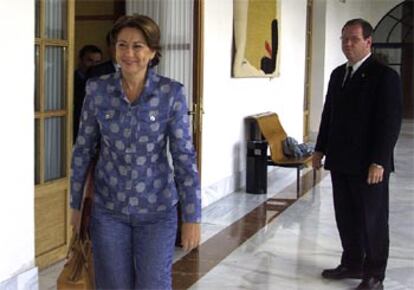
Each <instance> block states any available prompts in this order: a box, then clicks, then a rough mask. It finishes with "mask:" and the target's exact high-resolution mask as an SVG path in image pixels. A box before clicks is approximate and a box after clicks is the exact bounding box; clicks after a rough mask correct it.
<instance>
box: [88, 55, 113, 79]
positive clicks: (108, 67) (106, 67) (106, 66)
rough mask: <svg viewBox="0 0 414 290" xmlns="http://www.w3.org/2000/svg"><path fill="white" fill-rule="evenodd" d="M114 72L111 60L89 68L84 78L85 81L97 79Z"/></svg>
mask: <svg viewBox="0 0 414 290" xmlns="http://www.w3.org/2000/svg"><path fill="white" fill-rule="evenodd" d="M114 72H115V66H114V63H113V62H112V60H108V61H105V62H103V63H100V64H98V65H95V66H93V67H91V68H90V69H89V71H88V74H87V76H86V78H87V79H90V78H94V77H99V76H102V75H106V74H110V73H114Z"/></svg>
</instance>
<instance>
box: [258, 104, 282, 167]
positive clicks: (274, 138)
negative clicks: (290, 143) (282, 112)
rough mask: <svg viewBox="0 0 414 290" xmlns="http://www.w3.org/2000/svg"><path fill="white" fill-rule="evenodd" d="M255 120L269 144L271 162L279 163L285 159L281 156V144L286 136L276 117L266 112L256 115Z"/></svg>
mask: <svg viewBox="0 0 414 290" xmlns="http://www.w3.org/2000/svg"><path fill="white" fill-rule="evenodd" d="M255 119H256V120H257V123H258V124H259V128H260V131H261V132H262V134H263V136H264V137H265V139H266V141H267V143H268V144H269V147H270V154H271V158H272V161H273V162H280V161H282V160H284V159H286V157H285V155H284V154H283V147H282V146H283V145H282V142H283V140H285V139H286V138H287V134H286V132H285V130H284V129H283V126H282V124H281V123H280V121H279V117H278V115H277V114H276V113H273V112H267V113H263V114H259V115H256V116H255Z"/></svg>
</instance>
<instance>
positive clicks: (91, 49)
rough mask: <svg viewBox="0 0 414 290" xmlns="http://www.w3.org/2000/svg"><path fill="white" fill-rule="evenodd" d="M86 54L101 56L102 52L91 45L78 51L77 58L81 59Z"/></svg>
mask: <svg viewBox="0 0 414 290" xmlns="http://www.w3.org/2000/svg"><path fill="white" fill-rule="evenodd" d="M87 53H100V54H102V50H101V49H100V48H99V47H97V46H96V45H93V44H88V45H85V46H83V47H82V48H81V50H79V58H80V59H82V58H83V57H84V56H85V55H86V54H87Z"/></svg>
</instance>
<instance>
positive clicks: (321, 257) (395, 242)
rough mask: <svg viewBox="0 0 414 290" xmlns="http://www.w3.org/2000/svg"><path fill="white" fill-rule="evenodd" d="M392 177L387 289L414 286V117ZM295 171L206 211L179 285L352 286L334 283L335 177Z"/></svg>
mask: <svg viewBox="0 0 414 290" xmlns="http://www.w3.org/2000/svg"><path fill="white" fill-rule="evenodd" d="M395 153H396V156H395V159H396V172H395V173H394V174H393V175H392V177H391V178H390V232H391V247H390V259H389V263H388V270H387V278H386V280H385V282H384V286H385V289H414V243H413V242H414V122H404V125H403V131H402V133H401V136H400V139H399V142H398V145H397V149H396V152H395ZM295 178H296V175H295V170H292V169H281V168H280V169H277V170H276V171H274V172H273V173H272V175H271V176H270V177H269V188H268V194H263V195H254V194H246V193H244V192H236V193H233V194H231V195H229V196H227V197H225V198H223V199H222V200H220V201H218V202H216V203H213V204H211V205H209V206H208V207H206V208H205V209H204V210H203V223H202V244H201V246H200V247H199V249H198V251H193V252H191V253H189V254H186V253H184V252H183V251H182V250H180V249H177V251H176V254H175V263H174V269H173V272H174V273H173V277H174V288H175V289H206V290H207V289H208V290H210V289H315V290H316V289H318V290H323V289H352V288H354V287H356V285H358V283H359V281H358V280H352V279H346V280H342V281H327V280H323V279H321V277H320V272H321V271H322V269H324V268H329V267H335V266H336V265H337V264H338V263H339V258H340V254H341V251H340V242H339V238H338V234H337V230H336V225H335V220H334V213H333V207H332V195H331V184H330V178H329V174H328V173H327V172H323V174H320V176H319V179H320V182H319V183H317V185H316V186H315V187H313V186H312V182H311V181H312V180H311V174H310V172H308V173H307V174H305V175H304V176H303V178H302V182H303V183H302V184H303V185H302V189H303V191H304V192H303V193H304V194H303V196H302V197H301V198H300V199H299V200H297V201H294V198H295V196H296V185H295ZM61 267H62V263H60V264H57V265H55V266H53V267H50V268H48V269H45V270H43V271H42V272H41V273H40V278H39V280H40V286H39V289H41V290H43V289H56V286H55V285H56V283H55V280H56V277H57V275H58V273H59V271H60V269H61Z"/></svg>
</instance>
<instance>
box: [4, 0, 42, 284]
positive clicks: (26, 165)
mask: <svg viewBox="0 0 414 290" xmlns="http://www.w3.org/2000/svg"><path fill="white" fill-rule="evenodd" d="M22 7H24V9H22ZM0 35H1V36H2V44H1V45H0V55H1V58H0V67H1V72H0V82H1V97H0V127H1V142H0V289H36V288H37V268H36V267H35V262H34V257H35V252H34V182H33V181H34V169H33V168H34V165H33V162H34V161H33V156H34V154H33V152H34V137H33V136H34V130H33V125H34V122H33V90H34V53H33V50H34V46H33V44H34V1H33V0H18V1H1V2H0Z"/></svg>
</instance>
